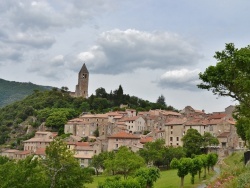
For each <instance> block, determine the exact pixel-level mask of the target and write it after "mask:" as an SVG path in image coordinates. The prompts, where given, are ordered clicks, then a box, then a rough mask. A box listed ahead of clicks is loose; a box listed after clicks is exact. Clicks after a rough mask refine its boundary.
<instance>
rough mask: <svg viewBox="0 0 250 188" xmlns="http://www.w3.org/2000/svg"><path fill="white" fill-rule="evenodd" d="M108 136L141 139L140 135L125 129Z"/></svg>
mask: <svg viewBox="0 0 250 188" xmlns="http://www.w3.org/2000/svg"><path fill="white" fill-rule="evenodd" d="M108 138H132V139H140V137H139V136H136V135H133V134H131V133H127V132H124V131H121V132H119V133H116V134H113V135H111V136H108Z"/></svg>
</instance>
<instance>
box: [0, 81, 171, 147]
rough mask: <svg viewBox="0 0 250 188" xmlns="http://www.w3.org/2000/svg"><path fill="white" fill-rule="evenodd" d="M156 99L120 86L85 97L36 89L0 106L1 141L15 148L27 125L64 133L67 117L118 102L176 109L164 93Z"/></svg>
mask: <svg viewBox="0 0 250 188" xmlns="http://www.w3.org/2000/svg"><path fill="white" fill-rule="evenodd" d="M159 99H161V100H159ZM159 99H158V100H157V102H156V103H153V102H149V101H146V100H143V99H140V98H138V97H135V96H130V95H128V94H123V89H122V87H121V86H119V88H118V89H116V90H114V91H111V92H110V93H109V94H108V93H107V92H106V91H105V89H104V88H98V89H96V94H95V95H91V96H90V97H89V98H87V99H86V98H81V97H78V98H75V97H71V96H70V94H69V92H68V91H67V88H66V87H62V89H57V88H53V89H52V90H47V91H38V90H35V91H34V92H33V93H32V94H31V95H29V96H28V97H26V98H25V99H23V100H21V101H17V102H14V103H12V104H10V105H7V106H5V107H3V108H2V109H0V144H4V143H6V142H8V143H9V144H11V145H12V147H13V148H16V147H17V146H18V145H19V144H20V143H21V141H22V140H25V139H27V135H24V134H25V133H26V132H25V131H26V130H27V125H31V126H32V127H33V128H36V127H38V126H39V125H41V124H42V123H45V124H46V126H47V127H51V129H52V130H54V131H59V134H63V132H64V130H63V128H64V124H65V123H66V122H67V121H68V120H69V119H72V118H74V117H78V116H79V115H80V114H81V113H83V112H86V113H89V112H90V113H105V112H108V111H115V110H125V109H121V108H120V104H126V105H128V107H129V108H133V109H136V110H137V111H148V110H150V109H169V110H175V109H174V108H173V107H172V106H167V105H166V104H165V101H164V100H165V99H164V97H163V96H160V97H159ZM162 99H163V100H162Z"/></svg>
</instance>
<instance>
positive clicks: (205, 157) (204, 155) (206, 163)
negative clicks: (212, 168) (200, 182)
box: [199, 154, 208, 178]
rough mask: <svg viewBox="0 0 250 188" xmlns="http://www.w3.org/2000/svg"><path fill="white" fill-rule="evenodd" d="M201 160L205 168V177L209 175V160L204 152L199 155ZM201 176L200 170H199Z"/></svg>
mask: <svg viewBox="0 0 250 188" xmlns="http://www.w3.org/2000/svg"><path fill="white" fill-rule="evenodd" d="M199 157H200V159H201V161H202V166H203V168H204V178H205V177H206V176H207V167H208V161H207V155H206V154H202V155H199ZM199 177H200V172H199Z"/></svg>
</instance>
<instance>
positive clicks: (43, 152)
mask: <svg viewBox="0 0 250 188" xmlns="http://www.w3.org/2000/svg"><path fill="white" fill-rule="evenodd" d="M45 150H46V149H45V148H39V149H37V150H36V152H35V154H36V155H45Z"/></svg>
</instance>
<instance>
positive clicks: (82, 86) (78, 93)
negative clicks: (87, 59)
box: [72, 63, 89, 98]
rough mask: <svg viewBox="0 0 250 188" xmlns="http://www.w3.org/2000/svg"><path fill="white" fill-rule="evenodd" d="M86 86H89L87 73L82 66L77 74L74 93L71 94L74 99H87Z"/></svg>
mask: <svg viewBox="0 0 250 188" xmlns="http://www.w3.org/2000/svg"><path fill="white" fill-rule="evenodd" d="M88 85H89V71H88V69H87V67H86V65H85V63H84V64H83V66H82V68H81V70H80V71H79V73H78V84H77V85H76V90H75V93H72V95H74V96H75V97H84V98H87V97H88Z"/></svg>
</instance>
